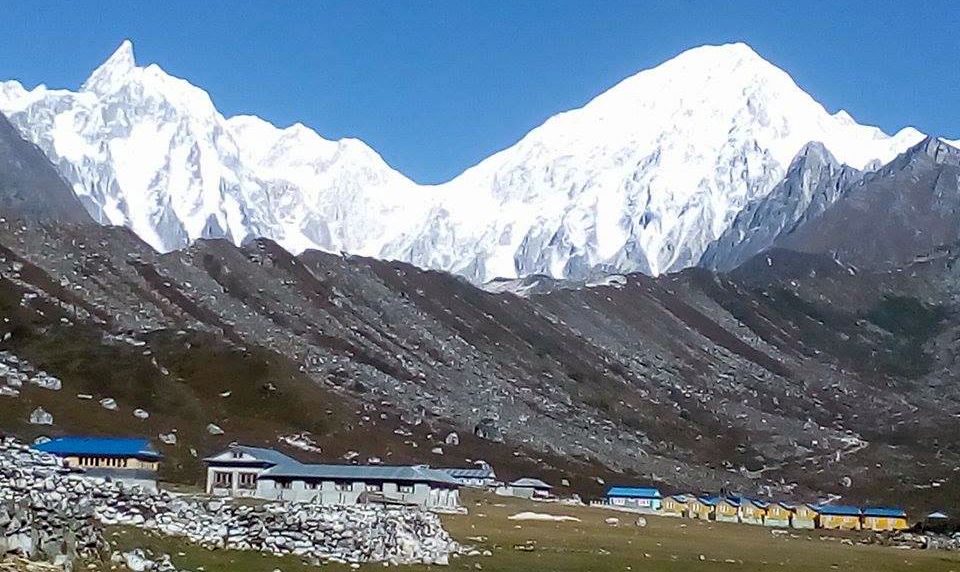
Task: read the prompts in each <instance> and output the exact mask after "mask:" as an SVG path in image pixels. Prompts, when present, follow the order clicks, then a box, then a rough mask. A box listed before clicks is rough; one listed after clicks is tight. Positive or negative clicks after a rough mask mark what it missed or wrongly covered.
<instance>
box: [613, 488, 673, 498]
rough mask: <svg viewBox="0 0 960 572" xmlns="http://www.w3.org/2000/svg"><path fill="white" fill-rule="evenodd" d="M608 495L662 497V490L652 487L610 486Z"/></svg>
mask: <svg viewBox="0 0 960 572" xmlns="http://www.w3.org/2000/svg"><path fill="white" fill-rule="evenodd" d="M607 496H608V497H620V498H629V499H658V498H661V496H660V491H659V490H657V489H655V488H652V487H610V488H609V489H608V490H607Z"/></svg>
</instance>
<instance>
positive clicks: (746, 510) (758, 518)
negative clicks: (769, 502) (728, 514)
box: [740, 503, 767, 524]
mask: <svg viewBox="0 0 960 572" xmlns="http://www.w3.org/2000/svg"><path fill="white" fill-rule="evenodd" d="M766 515H767V511H766V510H765V509H763V508H761V507H759V506H757V505H755V504H751V503H747V504H744V505H742V506H741V507H740V521H741V522H744V523H746V524H763V520H764V517H766Z"/></svg>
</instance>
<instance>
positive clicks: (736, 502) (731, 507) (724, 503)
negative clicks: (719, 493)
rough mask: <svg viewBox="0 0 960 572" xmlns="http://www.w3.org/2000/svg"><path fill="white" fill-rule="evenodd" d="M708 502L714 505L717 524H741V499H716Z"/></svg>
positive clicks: (714, 517)
mask: <svg viewBox="0 0 960 572" xmlns="http://www.w3.org/2000/svg"><path fill="white" fill-rule="evenodd" d="M706 502H708V503H710V502H712V503H713V519H714V520H716V521H717V522H740V499H738V498H729V497H714V498H712V499H709V500H707V501H706Z"/></svg>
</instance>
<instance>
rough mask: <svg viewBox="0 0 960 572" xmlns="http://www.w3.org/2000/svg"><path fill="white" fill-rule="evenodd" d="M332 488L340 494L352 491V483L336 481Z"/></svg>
mask: <svg viewBox="0 0 960 572" xmlns="http://www.w3.org/2000/svg"><path fill="white" fill-rule="evenodd" d="M334 487H335V488H336V489H337V490H338V491H340V492H346V491H350V490H353V483H351V482H350V481H337V482H336V484H335V485H334Z"/></svg>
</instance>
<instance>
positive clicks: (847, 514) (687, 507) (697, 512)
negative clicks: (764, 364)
mask: <svg viewBox="0 0 960 572" xmlns="http://www.w3.org/2000/svg"><path fill="white" fill-rule="evenodd" d="M604 504H607V505H609V506H611V507H613V508H619V509H624V510H633V511H638V512H645V513H650V514H658V515H661V516H675V517H686V518H694V519H700V520H714V521H718V522H742V523H746V524H756V525H763V526H771V527H779V528H801V529H813V528H822V529H827V530H874V531H891V530H905V529H907V528H909V526H910V525H909V524H908V523H907V514H906V512H905V511H904V510H902V509H899V508H886V507H866V508H860V507H855V506H844V505H834V504H804V503H787V502H780V501H764V500H759V499H754V498H749V497H744V496H735V495H721V496H711V495H692V494H679V495H671V496H666V497H663V496H661V494H660V491H659V490H657V489H655V488H651V487H622V486H617V487H611V488H610V489H609V490H608V491H607V495H606V499H605V501H604Z"/></svg>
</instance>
